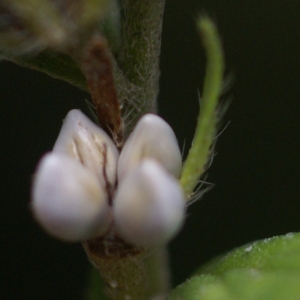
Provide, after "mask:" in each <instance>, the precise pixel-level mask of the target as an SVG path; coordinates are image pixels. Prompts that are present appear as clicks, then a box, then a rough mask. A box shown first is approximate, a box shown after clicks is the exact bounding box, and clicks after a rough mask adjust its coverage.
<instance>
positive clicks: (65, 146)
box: [53, 109, 119, 186]
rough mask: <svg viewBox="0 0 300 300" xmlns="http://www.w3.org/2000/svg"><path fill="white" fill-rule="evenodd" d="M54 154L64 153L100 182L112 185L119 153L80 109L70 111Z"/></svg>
mask: <svg viewBox="0 0 300 300" xmlns="http://www.w3.org/2000/svg"><path fill="white" fill-rule="evenodd" d="M53 151H54V152H59V153H65V154H67V155H69V156H70V157H73V158H74V159H77V160H78V161H79V162H81V163H82V164H83V165H84V166H85V167H87V168H88V169H89V170H90V171H92V172H93V173H94V174H95V175H96V176H97V177H98V179H99V181H100V183H101V184H102V185H105V184H106V181H108V182H109V183H110V184H111V185H112V186H114V184H115V181H116V169H117V161H118V156H119V154H118V150H117V148H116V146H115V145H114V143H113V142H112V140H111V139H110V137H109V136H108V135H107V134H106V133H105V131H104V130H102V129H101V128H100V127H98V126H97V125H95V124H94V123H93V122H92V121H90V120H89V119H88V118H87V117H86V116H85V115H84V114H83V113H82V112H81V111H80V110H77V109H73V110H71V111H70V112H69V113H68V114H67V116H66V118H65V120H64V123H63V126H62V128H61V131H60V134H59V136H58V138H57V140H56V142H55V145H54V148H53Z"/></svg>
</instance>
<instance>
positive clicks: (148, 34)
mask: <svg viewBox="0 0 300 300" xmlns="http://www.w3.org/2000/svg"><path fill="white" fill-rule="evenodd" d="M122 6H123V7H122V8H123V20H122V40H123V44H122V48H121V51H120V54H119V57H118V65H119V67H120V69H121V70H122V72H123V74H124V77H125V78H126V79H127V80H128V82H130V85H131V86H129V89H128V91H129V92H127V91H126V88H125V89H124V90H123V92H121V93H120V101H121V103H123V104H124V107H123V111H124V114H125V115H126V113H128V112H130V113H131V116H130V122H131V123H130V124H129V125H128V126H127V130H128V131H131V129H132V127H133V126H134V124H135V123H136V121H137V120H138V118H139V117H140V116H141V115H143V114H145V113H146V112H150V111H154V110H155V109H156V99H157V95H158V89H159V87H158V83H159V82H158V81H159V55H160V47H161V31H162V21H163V12H164V6H165V0H143V1H139V0H123V1H122Z"/></svg>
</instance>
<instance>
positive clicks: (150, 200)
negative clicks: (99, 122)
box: [113, 159, 185, 247]
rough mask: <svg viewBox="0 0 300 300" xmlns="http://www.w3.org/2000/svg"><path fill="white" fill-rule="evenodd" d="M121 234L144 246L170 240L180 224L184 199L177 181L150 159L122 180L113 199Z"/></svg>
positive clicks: (160, 243) (117, 227) (183, 209)
mask: <svg viewBox="0 0 300 300" xmlns="http://www.w3.org/2000/svg"><path fill="white" fill-rule="evenodd" d="M113 211H114V221H115V226H116V230H117V232H118V233H119V235H120V236H121V237H122V238H124V239H125V240H126V241H127V242H129V243H131V244H133V245H136V246H141V247H155V246H158V245H163V244H167V243H168V242H169V241H170V239H171V238H172V237H174V235H175V234H176V233H177V232H178V230H179V229H180V228H181V226H182V224H183V220H184V215H185V201H184V196H183V192H182V190H181V187H180V185H179V183H178V181H177V180H176V179H175V178H174V177H173V176H172V175H170V174H169V173H168V172H166V171H165V170H164V169H163V168H162V167H161V166H160V164H158V163H157V162H156V161H154V160H151V159H146V160H145V161H143V162H141V163H140V164H139V165H138V166H137V167H136V168H134V169H133V170H132V171H130V172H128V173H127V174H126V176H125V177H124V179H123V180H122V181H121V182H120V185H119V188H118V191H117V194H116V196H115V199H114V203H113Z"/></svg>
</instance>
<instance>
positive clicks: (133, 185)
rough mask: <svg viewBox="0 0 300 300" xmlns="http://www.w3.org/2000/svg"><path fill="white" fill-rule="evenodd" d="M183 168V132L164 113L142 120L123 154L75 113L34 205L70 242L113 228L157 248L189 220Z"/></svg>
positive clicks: (44, 163)
mask: <svg viewBox="0 0 300 300" xmlns="http://www.w3.org/2000/svg"><path fill="white" fill-rule="evenodd" d="M180 171H181V154H180V151H179V148H178V144H177V141H176V137H175V135H174V133H173V131H172V129H171V128H170V126H169V125H168V124H167V123H166V122H165V121H163V120H162V119H161V118H159V117H158V116H155V115H152V114H148V115H145V116H144V117H142V118H141V120H140V121H139V122H138V124H137V126H136V128H135V129H134V131H133V133H132V134H131V136H130V137H129V139H128V141H127V142H126V143H125V145H124V148H123V150H122V151H121V154H120V158H119V154H118V151H117V148H116V146H115V145H114V144H113V142H112V141H111V139H110V138H109V136H108V135H107V134H106V133H105V132H104V131H103V130H102V129H101V128H99V127H98V126H96V125H95V124H94V123H92V122H91V121H90V120H89V119H88V118H87V117H86V116H85V115H83V114H82V113H81V112H80V111H79V110H72V111H70V112H69V113H68V115H67V117H66V119H65V121H64V124H63V126H62V129H61V132H60V134H59V137H58V139H57V141H56V143H55V145H54V148H53V152H52V153H50V154H47V155H45V156H44V157H43V158H42V160H41V163H40V164H39V166H38V168H37V171H36V176H35V180H34V183H33V191H32V210H33V213H34V215H35V217H36V219H37V220H38V221H39V223H40V224H41V225H42V226H43V227H44V228H45V229H46V230H47V231H48V232H49V233H50V234H52V235H54V236H56V237H58V238H60V239H63V240H70V241H79V240H82V239H89V238H93V237H96V236H103V237H105V235H106V234H110V235H111V233H114V234H118V235H119V237H121V238H123V239H124V240H125V241H127V242H128V243H130V244H133V245H135V246H141V247H155V246H157V245H161V244H166V243H168V241H169V240H170V239H171V238H172V237H173V236H174V235H175V234H176V233H177V232H178V230H179V229H180V228H181V226H182V224H183V220H184V215H185V200H184V196H183V192H182V190H181V187H180V185H179V182H178V180H177V178H176V177H179V175H180ZM117 174H118V180H117Z"/></svg>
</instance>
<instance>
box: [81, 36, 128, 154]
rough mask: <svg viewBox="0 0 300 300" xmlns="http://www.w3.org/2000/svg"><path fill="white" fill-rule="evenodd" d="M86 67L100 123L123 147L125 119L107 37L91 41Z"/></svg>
mask: <svg viewBox="0 0 300 300" xmlns="http://www.w3.org/2000/svg"><path fill="white" fill-rule="evenodd" d="M82 70H83V73H84V74H85V76H86V79H87V83H88V86H89V90H90V93H91V95H92V100H93V103H94V105H95V108H96V113H97V117H98V120H99V124H100V126H101V127H102V128H103V129H104V130H105V131H106V132H107V133H108V134H109V135H110V136H111V137H112V139H113V140H114V142H115V144H116V145H117V147H119V148H120V147H121V146H122V144H123V122H122V118H121V110H120V105H119V101H118V97H117V90H116V87H115V83H114V77H113V64H112V58H111V54H110V51H109V48H108V45H107V42H106V40H105V38H104V37H102V36H100V35H98V36H96V37H95V38H93V39H92V40H91V41H90V42H89V44H88V45H87V48H86V51H85V54H84V58H83V63H82Z"/></svg>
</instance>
